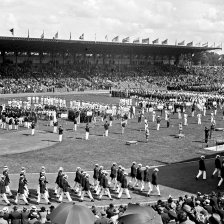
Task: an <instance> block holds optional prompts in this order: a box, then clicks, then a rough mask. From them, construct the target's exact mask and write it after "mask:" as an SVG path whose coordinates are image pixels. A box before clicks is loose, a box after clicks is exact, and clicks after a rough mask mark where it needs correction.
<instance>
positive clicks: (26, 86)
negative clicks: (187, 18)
mask: <svg viewBox="0 0 224 224" xmlns="http://www.w3.org/2000/svg"><path fill="white" fill-rule="evenodd" d="M220 49H221V48H220V47H196V46H193V45H191V46H186V45H184V46H182V45H178V44H177V45H167V44H141V43H137V44H136V43H114V42H99V41H84V40H77V41H75V40H60V39H40V38H20V37H0V52H1V56H0V76H1V79H0V84H1V86H0V91H1V95H0V105H1V107H0V110H1V120H0V125H1V129H0V133H1V136H0V141H1V150H0V154H1V157H0V162H1V164H2V168H3V166H6V165H7V166H8V168H9V176H10V180H11V182H10V188H11V191H12V194H13V196H14V197H15V196H16V194H17V187H18V180H19V173H20V170H21V167H25V170H26V178H27V180H28V188H29V204H30V205H35V206H39V202H38V203H37V202H36V200H37V196H36V188H37V186H38V178H39V172H40V169H41V167H42V166H44V167H45V168H46V177H47V180H48V192H49V195H50V198H51V199H50V202H51V203H52V204H53V205H55V206H57V203H58V198H57V197H56V196H55V195H54V187H55V179H56V177H57V172H58V169H59V167H63V169H64V172H65V173H66V174H67V175H68V182H69V184H70V186H71V188H72V186H73V185H74V178H75V175H76V168H77V167H81V168H82V169H83V171H86V172H87V173H89V174H90V183H91V184H93V169H94V167H95V164H99V165H100V166H101V165H102V166H103V167H104V169H105V170H107V171H108V172H109V173H110V169H111V166H112V164H113V163H116V164H117V165H121V166H122V167H123V168H124V169H125V172H127V173H128V175H129V174H130V172H131V170H130V168H131V165H132V162H133V161H136V163H137V164H142V165H143V171H144V170H145V167H146V166H149V167H150V175H151V173H152V172H154V171H153V170H154V168H155V167H156V168H158V169H159V173H158V176H159V178H158V179H159V185H160V191H161V196H159V197H158V196H157V195H156V194H152V195H151V196H150V197H147V192H146V191H142V190H141V189H140V188H139V187H137V186H136V187H135V188H134V189H132V188H131V187H130V194H131V198H132V199H131V201H130V199H127V198H126V196H124V195H123V196H122V198H121V199H118V198H117V194H116V193H115V192H114V191H112V188H110V190H111V196H112V199H113V203H114V204H115V205H116V206H120V205H121V204H123V205H127V204H128V203H130V202H131V203H141V204H144V205H148V204H151V205H155V204H156V203H157V201H158V200H163V201H166V200H167V198H169V199H170V198H171V197H170V195H171V196H172V198H173V200H174V199H175V200H176V199H178V197H179V196H184V195H187V194H190V195H191V194H192V195H195V194H196V193H197V192H201V193H202V194H209V193H210V192H212V191H214V192H218V191H220V190H217V184H218V182H219V181H218V179H217V178H216V179H214V178H211V175H212V173H213V170H214V168H215V167H214V158H215V157H216V155H221V156H222V155H223V142H224V139H223V133H222V131H223V127H224V120H223V102H224V101H223V99H224V98H223V95H222V88H223V86H222V84H223V77H222V74H223V67H221V66H194V65H193V62H192V57H193V56H194V55H196V54H203V53H204V52H207V51H215V50H220ZM133 107H134V108H135V113H134V112H133V109H131V108H133ZM192 108H194V109H192ZM204 108H206V109H204ZM192 110H193V111H194V114H193V113H192ZM215 111H217V114H215V116H214V117H213V120H215V127H213V128H214V130H212V131H211V136H210V138H209V140H208V142H205V137H204V135H205V131H204V129H205V126H206V127H208V128H210V126H211V125H212V124H213V122H211V115H210V114H211V113H215ZM154 113H155V114H154ZM204 113H206V115H204V116H202V117H201V118H200V119H201V123H202V124H199V123H198V116H197V115H198V114H204ZM153 114H154V115H153ZM167 114H169V116H168V117H169V119H166V115H167ZM184 114H187V115H188V117H187V118H188V120H187V121H188V124H187V125H185V124H184V122H185V120H184V119H185V117H184V116H185V115H184ZM153 116H155V117H154V118H153ZM3 117H4V118H3ZM158 117H161V118H162V119H161V120H159V119H158ZM17 119H18V124H17V126H18V127H17V128H14V126H16V123H17V122H16V120H17ZM74 120H76V121H74ZM124 120H126V126H124V127H125V128H122V127H123V126H122V122H123V121H124ZM139 120H140V121H139ZM106 121H107V122H108V123H109V122H110V121H111V122H112V123H113V125H111V126H109V134H108V136H106V135H105V133H104V132H105V131H106V129H105V122H106ZM146 121H147V125H148V129H149V137H148V138H149V139H148V140H147V139H145V138H146V137H145V136H146V129H147V127H146V126H145V124H146V123H145V122H146ZM75 122H77V127H76V128H75V127H74V125H75ZM181 122H183V130H181V133H180V125H179V124H180V123H181ZM4 123H5V124H4ZM29 123H30V124H29ZM87 123H88V124H89V135H88V139H87V135H86V132H88V131H87V129H86V124H87ZM112 123H111V124H112ZM158 123H159V124H160V126H159V129H158ZM168 123H169V127H168ZM32 124H33V126H32ZM4 125H5V126H4ZM54 127H57V129H56V133H55V132H54ZM60 127H62V129H63V140H62V141H61V142H60V138H59V140H58V136H60V132H59V133H58V130H59V129H60ZM104 129H105V130H104ZM32 130H35V134H34V132H32ZM180 134H181V135H180ZM87 140H88V141H87ZM146 140H147V141H146ZM132 143H133V144H132ZM201 155H204V156H205V158H206V159H205V163H206V168H207V170H206V171H207V179H206V186H205V180H198V181H196V180H195V177H196V175H197V173H198V160H199V159H200V156H201ZM150 178H151V177H150ZM128 180H130V177H129V179H128ZM131 184H132V183H131ZM130 186H131V185H130ZM222 190H223V186H221V191H222ZM91 192H92V195H93V197H94V199H95V201H94V202H92V201H90V200H89V198H86V197H85V199H84V201H82V200H80V197H79V195H77V194H76V193H74V191H70V194H71V198H72V201H73V202H75V203H76V204H78V205H83V204H85V205H86V206H88V207H91V206H93V205H96V206H98V207H99V208H101V207H104V206H108V205H109V204H110V203H111V202H110V200H109V198H107V195H106V196H103V199H102V200H98V196H97V195H95V192H94V191H93V189H92V188H91ZM13 196H12V197H11V198H10V199H9V201H10V203H11V204H16V203H15V199H14V198H13ZM66 200H67V199H64V201H66ZM170 200H171V199H170ZM19 203H20V206H23V205H24V204H23V203H24V202H22V201H20V202H19ZM43 204H44V203H43ZM41 205H42V202H41V203H40V206H41ZM0 206H1V208H3V207H5V203H4V202H2V203H0ZM40 206H39V207H40ZM160 221H161V220H160ZM158 223H161V222H158Z"/></svg>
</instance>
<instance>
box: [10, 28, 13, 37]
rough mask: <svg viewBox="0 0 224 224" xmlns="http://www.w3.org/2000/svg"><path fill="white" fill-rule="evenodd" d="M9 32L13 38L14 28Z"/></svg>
mask: <svg viewBox="0 0 224 224" xmlns="http://www.w3.org/2000/svg"><path fill="white" fill-rule="evenodd" d="M9 31H10V32H11V34H12V35H13V36H14V28H12V29H10V30H9Z"/></svg>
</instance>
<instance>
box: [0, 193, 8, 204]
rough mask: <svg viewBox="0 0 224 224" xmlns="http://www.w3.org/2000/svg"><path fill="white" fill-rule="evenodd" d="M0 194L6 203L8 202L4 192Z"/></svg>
mask: <svg viewBox="0 0 224 224" xmlns="http://www.w3.org/2000/svg"><path fill="white" fill-rule="evenodd" d="M0 196H2V198H3V200H4V201H5V202H6V203H7V204H10V202H9V200H8V198H7V196H6V194H0Z"/></svg>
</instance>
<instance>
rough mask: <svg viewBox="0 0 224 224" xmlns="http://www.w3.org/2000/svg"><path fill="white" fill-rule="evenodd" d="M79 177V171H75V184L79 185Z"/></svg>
mask: <svg viewBox="0 0 224 224" xmlns="http://www.w3.org/2000/svg"><path fill="white" fill-rule="evenodd" d="M80 177H81V173H80V171H79V170H77V171H76V173H75V182H77V183H80Z"/></svg>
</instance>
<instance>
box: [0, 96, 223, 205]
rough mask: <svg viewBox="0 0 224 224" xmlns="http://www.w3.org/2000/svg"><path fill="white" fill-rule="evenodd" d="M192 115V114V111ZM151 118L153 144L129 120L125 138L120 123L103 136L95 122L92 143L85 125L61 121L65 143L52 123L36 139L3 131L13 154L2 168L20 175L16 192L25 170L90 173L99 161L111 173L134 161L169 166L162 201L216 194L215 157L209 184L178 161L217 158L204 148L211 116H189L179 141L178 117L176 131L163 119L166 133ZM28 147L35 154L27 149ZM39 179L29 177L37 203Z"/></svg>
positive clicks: (217, 135) (1, 160)
mask: <svg viewBox="0 0 224 224" xmlns="http://www.w3.org/2000/svg"><path fill="white" fill-rule="evenodd" d="M13 98H14V97H13ZM20 98H21V97H20ZM62 98H65V99H67V100H69V99H74V100H83V101H91V102H100V103H104V104H107V103H108V104H109V103H112V104H117V103H118V102H119V99H118V98H111V97H109V96H108V95H99V94H91V95H89V94H81V95H80V94H76V95H65V96H63V97H62ZM7 100H8V98H1V99H0V103H4V102H6V101H7ZM188 112H189V114H190V111H188ZM209 113H210V112H209V111H208V114H209ZM196 114H197V113H196ZM145 116H146V117H147V118H148V119H149V129H150V138H149V142H146V141H145V132H144V122H142V123H141V124H139V123H138V122H137V118H135V119H133V120H129V121H128V126H127V128H126V129H125V133H124V135H121V127H120V121H119V120H115V121H114V122H113V126H112V127H110V129H109V137H103V133H104V128H103V124H104V123H103V122H101V121H100V120H98V121H97V123H96V125H94V124H90V127H91V128H90V140H89V141H86V140H84V136H85V130H84V127H85V124H80V125H79V127H78V130H77V132H74V131H73V130H72V128H73V123H72V122H69V121H67V120H61V119H60V120H59V123H60V124H62V125H63V127H64V130H65V132H64V136H63V142H62V143H58V141H57V140H58V135H57V134H52V127H49V126H48V125H47V124H48V122H47V121H38V125H37V128H36V134H35V136H34V137H32V136H30V134H29V133H30V130H27V129H24V128H20V131H19V132H17V131H10V132H9V131H8V130H0V143H3V139H4V150H6V151H7V153H6V151H4V150H3V149H2V150H1V151H0V155H1V156H0V164H1V166H2V167H3V166H4V165H7V166H8V167H9V169H10V174H12V173H15V175H11V178H12V183H11V188H12V189H13V190H16V189H17V184H18V176H17V173H18V172H19V171H20V169H21V167H22V166H25V167H26V169H27V173H35V172H37V173H38V172H39V171H40V167H41V166H43V165H44V166H45V167H46V168H47V173H54V172H57V170H58V168H59V167H60V166H63V167H64V169H65V172H69V171H71V172H74V171H75V169H76V167H77V166H80V167H82V168H83V169H84V170H88V171H89V170H92V169H93V167H94V164H95V163H99V164H100V165H103V166H104V168H105V169H110V167H111V164H112V163H113V162H117V163H118V164H121V165H122V166H124V167H125V168H130V166H131V163H132V161H136V162H137V163H142V164H143V166H146V165H149V166H154V165H165V166H162V167H160V173H159V177H160V183H161V185H162V186H161V190H162V198H161V199H165V198H167V196H168V195H169V194H172V195H173V196H176V197H177V196H179V195H181V194H183V192H190V193H196V192H197V191H201V192H203V193H208V192H210V191H211V190H214V189H215V188H216V185H217V180H216V179H215V180H214V179H211V178H210V175H211V172H212V169H213V165H214V164H213V163H214V162H213V159H211V160H207V161H206V164H207V167H208V180H207V181H206V185H205V184H204V183H205V182H204V181H202V180H200V181H198V182H196V181H195V180H194V177H195V175H196V173H197V171H198V163H197V162H188V163H178V162H182V161H187V160H188V161H191V160H197V159H198V158H199V157H200V155H201V154H205V155H207V157H213V156H214V154H216V152H214V151H207V150H204V146H205V145H204V127H205V126H208V127H209V126H210V116H209V115H207V116H206V117H203V118H202V125H197V118H196V117H191V116H189V119H188V123H189V125H188V126H186V127H185V126H184V128H183V133H184V134H185V138H182V139H179V138H175V135H176V134H177V133H178V124H179V122H180V120H178V119H177V114H174V115H171V122H170V123H171V124H170V128H166V122H165V121H164V120H162V122H161V130H160V131H157V130H156V124H155V123H153V122H152V115H151V114H150V113H148V114H145ZM163 116H164V115H163ZM216 122H217V127H224V121H223V120H222V113H221V111H219V113H218V116H217V118H216ZM7 139H8V141H7ZM215 139H223V132H214V133H213V137H212V139H211V140H210V142H209V145H210V146H212V145H214V140H215ZM128 140H136V141H138V144H137V145H131V146H128V145H126V144H125V143H126V141H128ZM5 144H7V146H5ZM28 147H29V150H31V151H26V150H25V149H27V148H28ZM35 147H39V149H38V150H36V148H35ZM2 148H3V147H2ZM5 148H6V149H5ZM24 151H26V152H24ZM5 153H6V154H5ZM221 154H222V153H221ZM37 176H38V175H35V174H29V175H28V180H29V188H30V189H31V192H33V196H32V197H33V199H32V200H33V203H34V204H35V202H34V201H35V189H36V186H37V178H38V177H37ZM55 177H56V176H55V174H48V180H49V182H50V184H49V188H50V189H52V188H53V187H54V180H55ZM69 181H70V183H71V185H72V183H73V174H69ZM192 183H193V184H192ZM131 194H132V197H133V201H135V202H137V201H143V202H148V201H155V200H158V197H154V196H153V197H150V198H146V197H145V194H141V193H140V192H138V191H132V192H131ZM72 197H73V199H74V200H75V201H78V198H77V196H75V195H72ZM115 197H116V195H114V194H113V198H115ZM105 199H106V198H105ZM53 201H54V199H53ZM128 202H129V201H128V200H126V199H122V200H119V201H117V200H116V201H115V203H128ZM85 203H86V204H87V205H91V204H92V203H90V201H89V200H88V199H87V201H86V202H85ZM108 203H109V200H107V199H106V200H103V201H102V202H101V201H96V202H95V204H97V205H105V204H108ZM1 206H2V205H1V204H0V207H1Z"/></svg>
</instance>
